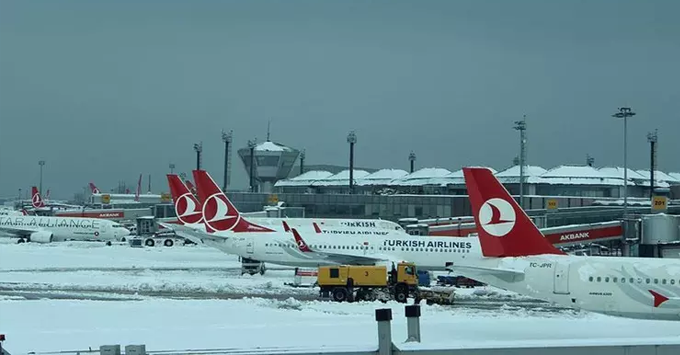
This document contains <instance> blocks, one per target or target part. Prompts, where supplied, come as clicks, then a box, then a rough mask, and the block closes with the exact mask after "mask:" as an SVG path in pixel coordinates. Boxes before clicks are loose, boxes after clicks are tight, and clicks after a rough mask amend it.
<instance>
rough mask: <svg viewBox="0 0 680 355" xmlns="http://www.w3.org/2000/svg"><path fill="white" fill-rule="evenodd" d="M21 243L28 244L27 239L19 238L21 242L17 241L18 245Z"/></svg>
mask: <svg viewBox="0 0 680 355" xmlns="http://www.w3.org/2000/svg"><path fill="white" fill-rule="evenodd" d="M21 243H26V239H24V238H19V240H17V244H21Z"/></svg>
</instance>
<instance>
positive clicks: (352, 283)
mask: <svg viewBox="0 0 680 355" xmlns="http://www.w3.org/2000/svg"><path fill="white" fill-rule="evenodd" d="M417 275H418V274H417V272H416V265H415V264H413V263H399V264H398V265H397V266H396V267H394V266H393V267H392V270H391V271H390V272H389V273H388V271H387V267H386V266H378V265H376V266H372V265H371V266H364V265H362V266H359V265H338V266H321V267H319V272H318V276H317V284H318V285H319V288H320V292H319V293H320V296H321V297H322V298H332V299H333V300H334V301H336V302H345V301H346V302H353V301H355V300H356V301H362V300H364V301H373V300H382V301H387V300H389V299H394V300H396V301H397V302H402V303H406V301H407V300H408V298H409V297H413V298H415V299H416V302H419V301H420V300H421V299H425V300H427V302H428V303H448V304H450V303H451V302H452V297H451V293H450V292H442V291H432V290H421V289H419V287H418V276H417Z"/></svg>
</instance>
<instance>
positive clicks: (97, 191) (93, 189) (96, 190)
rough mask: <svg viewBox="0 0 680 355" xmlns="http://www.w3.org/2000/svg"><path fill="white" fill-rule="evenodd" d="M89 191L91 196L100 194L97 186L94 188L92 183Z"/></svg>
mask: <svg viewBox="0 0 680 355" xmlns="http://www.w3.org/2000/svg"><path fill="white" fill-rule="evenodd" d="M90 189H91V190H92V193H93V194H100V193H101V191H99V189H98V188H97V186H94V183H92V182H91V183H90Z"/></svg>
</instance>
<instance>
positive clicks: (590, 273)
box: [452, 168, 680, 321]
mask: <svg viewBox="0 0 680 355" xmlns="http://www.w3.org/2000/svg"><path fill="white" fill-rule="evenodd" d="M463 173H464V176H465V184H466V185H467V189H468V194H469V196H470V204H471V206H472V210H473V215H474V219H475V224H476V225H477V231H478V234H479V240H480V243H481V248H482V253H483V255H484V258H482V259H477V258H468V259H465V260H461V261H460V262H457V263H454V265H453V267H452V270H454V271H456V272H457V273H459V274H462V275H464V276H466V277H469V278H471V279H475V280H478V281H480V282H484V283H487V284H489V285H492V286H496V287H500V288H503V289H507V290H510V291H514V292H517V293H519V294H522V295H526V296H530V297H535V298H538V299H543V300H546V301H550V302H554V303H556V304H560V305H564V306H569V307H574V308H579V309H583V310H587V311H591V312H596V313H602V314H608V315H612V316H618V317H626V318H637V319H660V320H675V321H678V320H680V261H678V260H677V259H654V258H633V257H604V256H575V255H567V254H565V253H563V252H562V251H560V250H558V249H556V248H555V247H554V246H553V245H552V244H551V243H550V242H548V240H547V239H545V237H544V236H543V235H542V234H541V232H540V231H539V229H538V228H537V227H536V225H534V224H533V222H532V221H531V219H529V217H528V216H527V215H526V213H525V212H524V210H523V209H522V208H521V207H520V206H519V205H518V204H517V203H516V202H515V200H514V199H513V198H512V197H511V196H510V194H509V193H508V191H507V190H506V189H505V187H503V185H501V183H500V182H499V181H498V180H497V179H496V177H495V176H494V175H493V173H492V172H491V171H490V170H488V169H486V168H464V169H463Z"/></svg>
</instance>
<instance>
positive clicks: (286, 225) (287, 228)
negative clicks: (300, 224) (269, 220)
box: [281, 221, 290, 232]
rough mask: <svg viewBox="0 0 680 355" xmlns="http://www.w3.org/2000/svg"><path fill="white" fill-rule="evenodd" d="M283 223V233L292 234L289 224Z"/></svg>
mask: <svg viewBox="0 0 680 355" xmlns="http://www.w3.org/2000/svg"><path fill="white" fill-rule="evenodd" d="M281 223H283V231H284V232H290V227H289V226H288V223H286V221H281Z"/></svg>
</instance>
